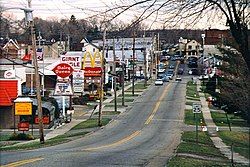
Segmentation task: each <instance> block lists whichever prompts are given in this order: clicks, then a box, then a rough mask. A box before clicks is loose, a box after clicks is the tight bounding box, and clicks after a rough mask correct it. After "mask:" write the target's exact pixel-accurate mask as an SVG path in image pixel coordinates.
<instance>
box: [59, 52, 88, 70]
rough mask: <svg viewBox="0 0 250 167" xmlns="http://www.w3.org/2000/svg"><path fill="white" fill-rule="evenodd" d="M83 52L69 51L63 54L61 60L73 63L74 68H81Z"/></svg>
mask: <svg viewBox="0 0 250 167" xmlns="http://www.w3.org/2000/svg"><path fill="white" fill-rule="evenodd" d="M82 54H83V52H67V53H66V54H65V55H61V62H62V63H67V64H69V65H71V66H72V68H73V69H74V70H80V69H81V68H82V64H81V61H82Z"/></svg>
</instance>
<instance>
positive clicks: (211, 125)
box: [197, 80, 249, 165]
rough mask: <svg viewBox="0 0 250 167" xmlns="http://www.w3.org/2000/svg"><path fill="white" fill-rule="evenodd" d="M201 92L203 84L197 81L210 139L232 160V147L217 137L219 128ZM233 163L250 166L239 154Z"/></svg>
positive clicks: (234, 157)
mask: <svg viewBox="0 0 250 167" xmlns="http://www.w3.org/2000/svg"><path fill="white" fill-rule="evenodd" d="M200 90H201V82H200V80H197V91H198V92H199V96H200V102H201V106H202V109H201V110H202V113H203V117H204V120H205V122H206V125H207V130H208V133H209V134H210V135H211V137H210V139H211V140H212V141H213V143H214V145H215V147H216V148H218V149H220V151H221V153H222V154H223V155H225V156H226V157H227V158H228V159H230V160H231V158H232V153H231V149H230V146H227V145H226V144H225V143H224V142H223V141H222V139H221V138H219V137H218V136H217V130H218V127H217V126H216V125H215V123H214V122H213V119H212V117H211V113H210V109H209V107H208V104H207V101H206V98H205V94H204V93H201V92H200ZM233 161H234V162H236V163H242V164H244V165H249V159H247V158H245V157H243V156H241V155H240V154H238V153H235V152H234V153H233Z"/></svg>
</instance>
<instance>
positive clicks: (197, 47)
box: [185, 40, 201, 57]
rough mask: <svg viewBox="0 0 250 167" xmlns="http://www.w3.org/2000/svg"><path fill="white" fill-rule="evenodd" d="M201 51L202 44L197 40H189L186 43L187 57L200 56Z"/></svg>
mask: <svg viewBox="0 0 250 167" xmlns="http://www.w3.org/2000/svg"><path fill="white" fill-rule="evenodd" d="M200 51H201V44H200V43H198V42H197V41H196V40H191V41H188V42H187V43H186V45H185V53H186V55H187V57H190V56H196V57H198V56H200Z"/></svg>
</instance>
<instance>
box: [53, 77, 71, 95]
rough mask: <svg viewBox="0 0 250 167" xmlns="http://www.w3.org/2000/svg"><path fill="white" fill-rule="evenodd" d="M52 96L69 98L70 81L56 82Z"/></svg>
mask: <svg viewBox="0 0 250 167" xmlns="http://www.w3.org/2000/svg"><path fill="white" fill-rule="evenodd" d="M54 95H56V96H63V95H64V96H69V95H73V92H72V86H71V83H70V80H68V81H66V82H62V81H59V80H58V81H57V83H56V88H55V92H54Z"/></svg>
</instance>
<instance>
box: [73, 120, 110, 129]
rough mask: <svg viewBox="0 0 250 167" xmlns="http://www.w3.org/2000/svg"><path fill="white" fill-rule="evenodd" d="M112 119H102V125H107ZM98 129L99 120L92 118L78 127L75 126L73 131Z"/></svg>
mask: <svg viewBox="0 0 250 167" xmlns="http://www.w3.org/2000/svg"><path fill="white" fill-rule="evenodd" d="M110 120H111V119H110V118H103V119H102V125H103V126H104V125H107V124H108V123H109V121H110ZM95 127H98V119H96V118H91V119H88V120H87V121H83V122H81V123H79V124H77V125H76V126H74V127H73V128H72V129H71V130H76V129H86V128H95Z"/></svg>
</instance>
